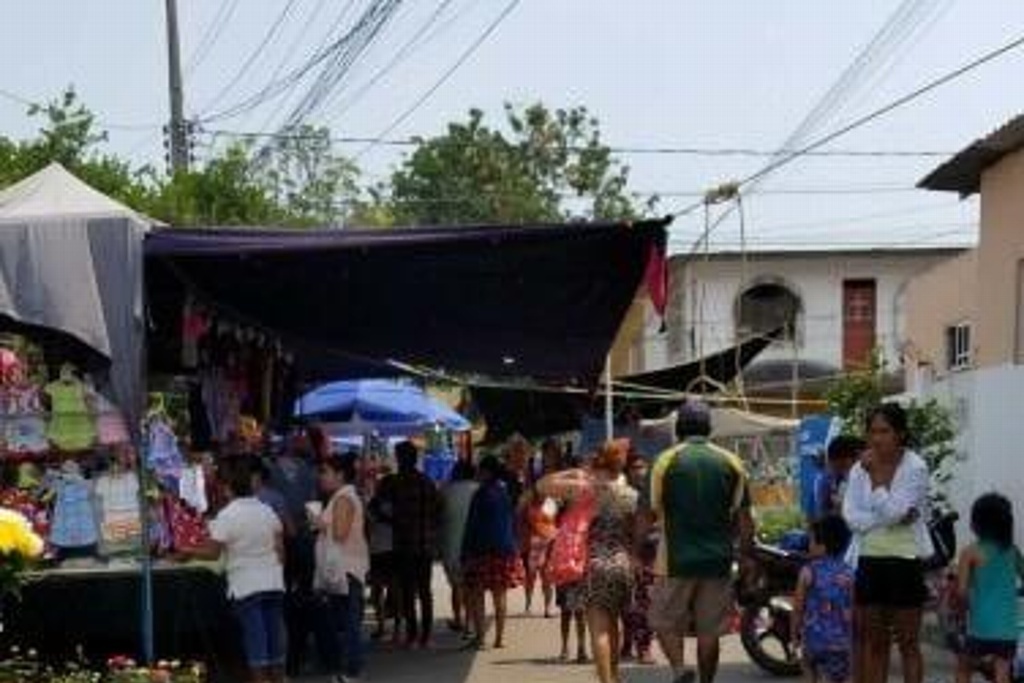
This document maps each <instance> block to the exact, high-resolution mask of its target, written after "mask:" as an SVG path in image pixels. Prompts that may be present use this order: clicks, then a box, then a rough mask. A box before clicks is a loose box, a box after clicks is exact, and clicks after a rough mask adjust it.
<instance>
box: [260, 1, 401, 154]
mask: <svg viewBox="0 0 1024 683" xmlns="http://www.w3.org/2000/svg"><path fill="white" fill-rule="evenodd" d="M402 2H403V0H375V1H374V2H373V3H371V5H370V7H368V8H367V9H366V11H364V12H363V14H362V16H361V17H360V18H359V21H358V22H356V24H355V26H354V27H353V28H352V29H351V30H350V31H349V32H348V33H346V35H345V36H344V37H343V38H342V41H341V45H340V47H339V49H337V50H335V51H334V53H333V54H332V55H331V56H330V58H329V59H328V60H327V61H326V63H325V64H324V67H323V69H322V70H321V72H320V74H319V75H318V76H317V78H316V80H315V81H314V82H313V84H312V86H311V87H310V88H309V90H308V91H307V92H306V94H305V95H304V96H303V98H302V99H301V100H299V103H298V104H297V105H296V106H295V107H294V108H293V109H292V111H291V113H290V114H289V115H288V116H287V117H286V119H285V122H284V124H283V125H282V127H281V131H279V132H284V133H288V132H290V131H293V130H296V129H298V128H299V127H300V126H302V124H303V123H304V122H305V121H306V120H307V119H308V118H309V117H310V116H312V115H313V114H314V113H315V112H316V111H318V110H319V109H320V107H322V106H323V104H324V102H325V101H327V99H328V98H329V97H330V96H331V95H332V93H333V92H334V91H335V89H336V88H337V86H338V84H339V83H340V82H341V81H342V79H343V78H344V77H345V76H346V75H347V74H348V73H349V71H350V70H351V68H352V66H353V65H354V64H355V63H356V61H357V60H358V59H359V58H360V57H361V56H362V55H363V54H364V53H365V52H366V50H368V49H369V47H370V46H371V45H372V44H373V43H374V41H376V40H377V38H378V36H379V35H380V33H381V32H382V31H383V29H384V27H385V26H386V25H387V24H388V23H389V22H390V21H391V19H392V18H393V17H394V15H395V13H396V12H397V11H398V9H399V8H400V7H401V5H402ZM269 151H270V147H269V146H264V147H263V148H262V149H261V150H260V152H259V153H258V154H257V159H262V158H265V156H266V154H267V153H269Z"/></svg>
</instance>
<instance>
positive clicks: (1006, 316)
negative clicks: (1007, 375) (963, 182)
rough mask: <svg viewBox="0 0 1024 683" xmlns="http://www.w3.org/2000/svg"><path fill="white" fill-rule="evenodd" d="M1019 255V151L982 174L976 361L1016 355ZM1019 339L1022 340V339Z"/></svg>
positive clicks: (1022, 233) (1022, 162)
mask: <svg viewBox="0 0 1024 683" xmlns="http://www.w3.org/2000/svg"><path fill="white" fill-rule="evenodd" d="M1021 259H1024V152H1017V153H1015V154H1011V155H1009V156H1007V157H1005V158H1003V159H1002V160H1001V161H1000V162H999V163H998V164H996V165H995V166H993V167H992V168H990V169H989V170H987V171H985V173H984V174H983V175H982V178H981V237H980V240H979V242H978V263H979V270H978V301H979V302H980V303H982V304H983V305H982V306H980V307H979V310H978V322H977V337H978V357H977V361H978V365H979V367H989V366H994V365H1000V364H1002V363H1013V362H1015V361H1016V360H1017V359H1016V348H1017V325H1018V313H1017V307H1018V289H1019V284H1018V276H1017V272H1018V267H1019V266H1018V264H1019V263H1020V261H1021ZM1022 341H1024V340H1022Z"/></svg>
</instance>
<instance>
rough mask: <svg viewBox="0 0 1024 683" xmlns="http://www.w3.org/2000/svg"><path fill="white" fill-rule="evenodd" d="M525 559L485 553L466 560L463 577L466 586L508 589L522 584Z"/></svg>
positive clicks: (493, 589)
mask: <svg viewBox="0 0 1024 683" xmlns="http://www.w3.org/2000/svg"><path fill="white" fill-rule="evenodd" d="M524 573H525V572H524V569H523V561H522V560H521V559H520V558H518V557H516V556H514V555H513V556H510V557H502V556H500V555H485V556H483V557H471V558H467V559H466V560H465V564H464V566H463V568H462V578H463V580H464V581H465V582H466V586H468V587H469V588H473V589H476V590H489V591H497V590H508V589H510V588H515V587H517V586H520V585H522V583H523V578H524V577H523V575H524Z"/></svg>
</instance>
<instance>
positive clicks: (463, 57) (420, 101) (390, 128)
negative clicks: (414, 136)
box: [353, 0, 521, 161]
mask: <svg viewBox="0 0 1024 683" xmlns="http://www.w3.org/2000/svg"><path fill="white" fill-rule="evenodd" d="M520 2H521V0H511V2H509V3H508V4H507V5H506V6H505V9H503V10H502V11H501V14H499V15H498V16H497V18H495V19H494V21H492V22H491V23H490V24H488V26H487V28H485V29H484V32H483V33H481V34H480V36H479V37H477V39H476V40H474V41H473V42H472V43H471V44H470V45H469V47H468V48H466V49H465V50H464V51H463V52H462V54H460V55H459V58H458V59H456V60H455V63H453V64H452V65H451V66H450V67H449V68H448V69H447V70H445V72H444V73H442V74H441V76H440V78H438V79H437V81H435V82H434V84H433V85H432V86H430V88H428V89H427V90H426V92H424V93H423V94H422V95H421V96H420V97H419V98H417V99H416V101H415V102H413V103H412V105H411V106H409V107H408V108H407V109H406V110H405V111H403V112H402V113H401V114H399V115H398V117H397V118H395V119H394V120H393V121H392V122H391V123H389V124H388V125H387V126H386V127H385V128H384V130H382V131H381V132H380V134H378V135H376V136H374V141H373V142H370V143H369V144H368V145H367V146H366V147H364V148H362V149H361V150H359V152H357V153H356V155H355V156H354V157H353V161H358V160H359V159H361V158H362V157H363V156H364V155H366V153H367V152H369V151H370V150H371V149H373V148H374V147H376V145H377V143H376V140H382V139H386V138H387V137H388V136H389V135H391V133H393V132H394V131H395V129H397V128H398V127H399V126H401V125H402V124H403V123H405V122H406V121H407V120H408V119H409V118H410V117H411V116H412V115H413V114H415V113H416V112H417V111H418V110H419V108H420V107H422V106H423V105H424V104H426V102H427V100H429V99H430V98H431V97H433V95H434V93H436V92H437V91H438V90H440V89H441V87H442V86H443V85H444V84H445V83H446V82H448V79H449V78H451V77H452V76H453V75H454V74H455V72H456V71H458V70H459V69H460V68H461V67H462V65H463V64H465V63H466V62H467V61H469V59H470V57H472V56H473V54H474V53H475V52H476V51H477V50H478V49H479V48H480V46H481V45H483V44H484V43H485V42H486V41H487V39H488V38H489V37H490V36H491V35H492V34H493V33H494V32H495V31H496V30H497V29H498V27H499V26H501V24H502V23H503V22H504V21H505V20H506V19H507V18H508V17H509V15H510V14H512V11H513V10H515V8H516V7H518V6H519V3H520Z"/></svg>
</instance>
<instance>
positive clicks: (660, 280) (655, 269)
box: [644, 244, 668, 317]
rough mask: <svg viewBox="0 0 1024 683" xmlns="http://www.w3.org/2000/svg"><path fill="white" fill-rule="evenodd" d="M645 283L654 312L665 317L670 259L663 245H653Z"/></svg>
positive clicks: (648, 257)
mask: <svg viewBox="0 0 1024 683" xmlns="http://www.w3.org/2000/svg"><path fill="white" fill-rule="evenodd" d="M644 282H645V283H646V285H647V293H648V295H649V296H650V297H651V304H652V305H653V306H654V310H655V311H657V312H658V315H660V316H661V317H665V310H666V308H667V307H668V257H667V256H666V255H665V248H664V247H663V246H661V245H658V244H652V245H651V249H650V253H649V254H648V256H647V271H646V273H645V274H644Z"/></svg>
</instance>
